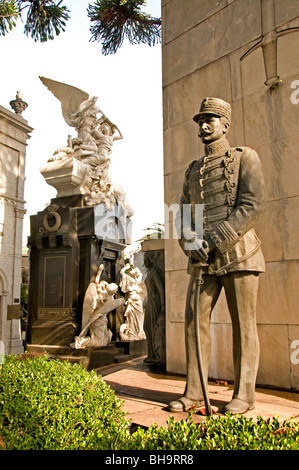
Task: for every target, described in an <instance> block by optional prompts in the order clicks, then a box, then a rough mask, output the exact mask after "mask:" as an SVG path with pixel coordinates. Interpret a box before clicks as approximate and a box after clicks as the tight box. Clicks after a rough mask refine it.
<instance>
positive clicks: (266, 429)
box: [0, 353, 299, 450]
mask: <svg viewBox="0 0 299 470" xmlns="http://www.w3.org/2000/svg"><path fill="white" fill-rule="evenodd" d="M167 424H168V425H167V427H160V428H158V427H157V426H156V424H153V425H152V426H151V427H150V428H149V429H148V430H144V429H142V428H138V429H137V431H135V432H134V433H133V434H131V433H130V422H129V421H127V420H126V419H125V413H124V411H123V410H122V402H121V401H120V400H118V399H117V398H116V396H115V393H114V392H113V391H112V390H111V389H110V388H109V386H108V385H107V384H106V382H105V381H104V380H103V379H102V378H101V377H100V376H98V375H97V374H96V373H95V372H87V371H86V370H85V369H83V368H82V367H81V366H80V365H76V364H74V365H71V364H70V363H68V362H66V361H65V362H61V361H58V360H49V359H48V357H47V356H39V357H35V355H32V354H30V353H25V354H24V355H20V356H13V355H11V356H6V357H5V362H4V364H2V365H0V449H1V448H5V449H11V450H39V449H43V450H79V449H93V450H98V449H99V450H100V449H102V450H201V449H202V450H216V449H217V450H241V449H243V450H270V449H271V450H299V423H298V422H295V421H284V422H283V423H281V422H280V421H279V419H278V418H277V417H275V418H271V419H267V420H265V419H263V418H261V417H259V418H258V420H257V422H253V421H252V420H251V419H247V418H246V417H245V416H241V415H238V416H235V417H232V416H229V415H227V416H222V417H220V416H214V417H207V419H206V420H205V421H204V422H203V423H195V422H194V421H193V420H192V414H190V415H189V416H188V418H187V419H186V420H181V421H178V422H175V420H174V418H173V417H172V416H170V418H169V421H168V423H167Z"/></svg>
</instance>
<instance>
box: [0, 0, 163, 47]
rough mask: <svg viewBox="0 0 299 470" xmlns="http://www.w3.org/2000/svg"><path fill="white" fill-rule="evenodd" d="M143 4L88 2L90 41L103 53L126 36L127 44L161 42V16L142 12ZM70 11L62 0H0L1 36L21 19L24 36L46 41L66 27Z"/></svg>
mask: <svg viewBox="0 0 299 470" xmlns="http://www.w3.org/2000/svg"><path fill="white" fill-rule="evenodd" d="M145 5H146V0H96V1H95V2H94V4H89V6H88V8H87V15H88V17H89V18H90V22H91V27H90V32H91V38H90V40H91V41H95V42H100V43H101V44H102V53H103V54H104V55H107V54H115V52H116V51H117V50H118V49H119V48H120V47H121V45H122V43H123V41H124V38H125V37H126V38H127V39H128V40H129V42H130V44H140V43H143V44H148V45H149V46H154V45H155V44H156V43H157V42H160V41H161V19H160V18H154V17H152V16H151V15H148V14H147V13H144V12H142V10H141V8H142V7H143V6H145ZM25 13H26V18H25V19H24V15H25ZM69 13H70V11H69V10H68V8H67V7H66V6H65V5H63V2H62V0H60V1H53V0H8V1H4V0H0V35H2V36H5V34H6V33H8V32H9V31H10V30H11V29H12V28H13V27H15V26H16V23H17V20H18V19H21V20H22V21H24V23H25V27H24V32H25V34H26V35H27V36H31V37H32V38H33V39H34V41H41V42H45V41H48V40H49V39H54V37H55V36H58V35H59V34H60V32H61V31H64V30H65V26H66V22H67V21H68V19H69V18H70V16H69Z"/></svg>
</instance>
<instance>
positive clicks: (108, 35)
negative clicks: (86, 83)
mask: <svg viewBox="0 0 299 470" xmlns="http://www.w3.org/2000/svg"><path fill="white" fill-rule="evenodd" d="M145 4H146V1H145V0H97V1H96V2H95V4H94V5H89V8H88V10H87V11H88V17H89V18H90V20H91V22H92V26H91V28H90V31H91V33H92V37H91V40H92V41H96V42H101V43H102V53H103V54H104V55H108V54H115V52H116V51H117V50H118V49H119V47H120V46H121V45H122V43H123V41H124V38H125V37H127V39H128V40H129V42H130V44H140V43H143V44H148V45H149V46H154V45H155V44H156V43H157V42H160V41H161V19H160V18H153V17H151V16H150V15H148V14H146V13H143V12H142V11H141V7H142V6H144V5H145Z"/></svg>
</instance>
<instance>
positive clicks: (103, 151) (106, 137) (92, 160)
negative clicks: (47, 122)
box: [39, 77, 133, 217]
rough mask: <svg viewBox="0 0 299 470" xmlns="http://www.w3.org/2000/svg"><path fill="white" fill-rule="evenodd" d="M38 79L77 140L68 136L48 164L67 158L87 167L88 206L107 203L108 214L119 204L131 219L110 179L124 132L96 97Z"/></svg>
mask: <svg viewBox="0 0 299 470" xmlns="http://www.w3.org/2000/svg"><path fill="white" fill-rule="evenodd" d="M39 78H40V80H41V81H42V83H43V84H44V85H45V86H46V87H47V88H48V90H49V91H51V92H52V93H53V95H54V96H55V97H56V98H57V99H58V100H59V101H60V103H61V110H62V115H63V118H64V120H65V122H66V123H67V124H68V125H69V126H70V127H74V128H75V129H76V131H77V137H75V138H72V137H71V136H69V138H68V143H67V145H66V146H63V147H60V148H58V149H57V150H56V151H55V152H54V154H53V157H52V158H50V159H49V160H48V162H55V161H57V160H62V159H64V158H76V159H78V160H80V161H81V162H83V163H84V164H85V165H86V167H87V174H86V181H85V200H86V204H87V205H90V206H92V205H96V204H100V203H104V204H105V205H106V207H107V210H110V208H111V207H112V206H114V204H119V205H120V206H121V207H123V210H124V213H125V214H126V216H127V217H131V216H132V215H133V211H132V209H131V207H130V206H129V204H128V202H127V198H126V194H125V192H124V191H123V189H122V188H119V186H117V185H114V184H113V183H112V182H111V180H110V178H109V169H110V165H111V154H112V146H113V143H114V141H116V140H119V139H123V135H122V133H121V131H120V130H119V128H118V127H117V126H116V124H113V123H112V122H111V121H110V119H108V118H107V116H106V115H105V114H104V113H103V111H101V110H100V109H99V108H98V107H97V106H96V101H97V99H98V98H97V97H96V96H91V97H90V96H89V95H88V93H86V92H85V91H82V90H80V89H79V88H76V87H74V86H71V85H67V84H65V83H61V82H57V81H55V80H52V79H50V78H46V77H39ZM98 114H100V117H98Z"/></svg>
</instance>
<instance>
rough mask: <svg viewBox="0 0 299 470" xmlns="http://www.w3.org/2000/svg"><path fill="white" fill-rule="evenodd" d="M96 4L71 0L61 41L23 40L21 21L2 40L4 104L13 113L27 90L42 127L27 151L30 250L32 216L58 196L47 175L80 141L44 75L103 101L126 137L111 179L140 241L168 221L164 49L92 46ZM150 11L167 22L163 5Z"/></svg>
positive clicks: (31, 117)
mask: <svg viewBox="0 0 299 470" xmlns="http://www.w3.org/2000/svg"><path fill="white" fill-rule="evenodd" d="M89 3H92V1H91V0H88V1H86V0H64V1H63V4H64V5H66V6H67V7H68V9H69V10H70V16H71V18H70V19H69V21H68V22H67V25H66V30H65V32H62V33H61V34H60V35H59V36H56V37H55V39H54V40H53V41H48V42H46V43H38V42H34V41H33V39H31V38H30V37H27V36H26V35H25V34H24V33H23V30H24V24H22V22H21V21H19V22H18V26H17V27H16V28H14V29H13V30H12V31H10V32H9V33H7V35H6V36H4V37H3V36H0V58H1V75H0V84H1V86H0V105H1V106H3V107H5V108H7V109H9V110H11V111H12V109H11V107H10V104H9V102H10V101H11V100H13V99H15V95H16V92H17V91H21V93H22V94H23V100H24V101H25V102H26V103H27V104H28V108H27V109H26V110H25V111H24V112H23V114H22V116H23V117H24V119H26V120H27V121H28V124H29V125H30V126H31V127H33V128H34V130H33V132H32V133H31V138H30V139H29V140H28V146H27V150H26V181H25V195H24V199H25V201H26V205H25V208H26V210H27V212H26V215H25V217H24V225H23V246H26V244H27V237H28V236H29V232H30V215H34V214H36V213H37V212H39V211H43V210H44V208H45V207H46V206H47V205H48V204H49V203H50V201H51V198H55V196H56V190H55V188H53V187H51V186H49V185H48V184H47V183H46V181H45V180H44V178H43V176H42V175H41V173H40V168H42V167H43V166H44V165H45V164H46V162H47V160H48V159H49V158H51V157H52V155H53V153H54V151H55V150H56V149H57V148H59V147H61V146H64V145H66V144H67V137H68V135H69V134H71V135H73V136H74V137H75V136H76V131H75V129H74V128H72V127H70V126H68V125H67V124H66V122H65V121H64V119H63V116H62V113H61V104H60V102H59V100H57V99H56V98H55V96H54V95H53V94H52V93H51V92H50V91H49V90H48V89H47V88H46V87H45V86H44V85H43V84H42V82H41V81H40V79H39V76H44V77H47V78H51V79H53V80H57V81H59V82H63V83H66V84H68V85H73V86H75V87H77V88H80V89H81V90H83V91H85V92H87V93H88V94H89V95H90V96H97V97H98V100H97V106H98V107H99V108H100V109H101V110H103V112H104V113H105V115H106V116H107V117H108V118H109V119H110V120H111V121H112V122H113V123H115V124H116V125H117V126H118V127H119V129H120V131H121V132H122V134H123V136H124V138H123V140H118V141H115V142H114V145H113V150H112V159H111V160H112V163H111V168H110V176H111V179H112V181H113V182H114V183H116V184H120V185H121V186H122V187H123V189H124V190H125V192H126V194H127V198H128V201H129V203H130V205H131V206H132V207H133V209H134V215H133V217H132V222H133V234H132V241H133V242H134V241H136V240H137V239H139V238H140V237H141V236H142V235H143V234H144V229H146V228H147V227H148V226H150V225H152V224H154V223H157V222H158V223H163V221H164V189H163V134H162V132H163V120H162V72H161V68H162V67H161V45H160V44H158V45H156V46H154V47H149V46H147V45H143V44H142V45H134V46H132V45H130V44H129V43H128V42H124V44H123V45H122V47H121V48H120V49H119V50H118V51H117V52H116V54H115V55H109V56H104V55H102V53H101V44H98V43H93V42H90V37H91V34H90V31H89V28H90V22H89V18H88V17H87V12H86V9H87V7H88V4H89ZM145 11H146V12H147V13H150V14H151V15H152V16H155V17H160V16H161V0H148V2H147V6H146V8H145Z"/></svg>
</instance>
